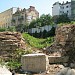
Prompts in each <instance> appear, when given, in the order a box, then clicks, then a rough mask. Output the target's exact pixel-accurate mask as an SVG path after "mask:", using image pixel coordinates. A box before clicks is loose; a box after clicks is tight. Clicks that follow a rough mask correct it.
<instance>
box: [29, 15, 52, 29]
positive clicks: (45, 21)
mask: <svg viewBox="0 0 75 75" xmlns="http://www.w3.org/2000/svg"><path fill="white" fill-rule="evenodd" d="M52 24H53V21H52V17H51V16H50V14H47V15H45V14H43V15H41V16H40V18H37V19H36V20H33V21H32V22H31V23H30V25H29V28H39V27H42V26H45V25H52Z"/></svg>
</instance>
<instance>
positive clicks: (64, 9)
mask: <svg viewBox="0 0 75 75" xmlns="http://www.w3.org/2000/svg"><path fill="white" fill-rule="evenodd" d="M62 14H67V15H68V17H69V18H71V2H68V1H67V2H66V3H64V2H63V3H59V2H55V3H54V4H53V7H52V16H56V15H62Z"/></svg>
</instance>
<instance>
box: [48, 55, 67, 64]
mask: <svg viewBox="0 0 75 75" xmlns="http://www.w3.org/2000/svg"><path fill="white" fill-rule="evenodd" d="M48 59H49V63H50V64H53V63H66V62H68V57H67V56H65V57H61V56H49V57H48Z"/></svg>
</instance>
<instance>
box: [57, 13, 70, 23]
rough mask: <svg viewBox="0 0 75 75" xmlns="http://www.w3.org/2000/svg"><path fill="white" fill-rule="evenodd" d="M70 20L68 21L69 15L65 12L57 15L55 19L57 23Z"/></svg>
mask: <svg viewBox="0 0 75 75" xmlns="http://www.w3.org/2000/svg"><path fill="white" fill-rule="evenodd" d="M70 22H71V21H70V19H69V17H68V16H67V14H62V15H59V17H58V18H57V20H56V23H57V24H59V23H70Z"/></svg>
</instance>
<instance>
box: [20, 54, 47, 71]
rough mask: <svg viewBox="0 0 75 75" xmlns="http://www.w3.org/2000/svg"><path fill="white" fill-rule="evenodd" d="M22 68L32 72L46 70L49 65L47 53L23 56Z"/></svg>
mask: <svg viewBox="0 0 75 75" xmlns="http://www.w3.org/2000/svg"><path fill="white" fill-rule="evenodd" d="M21 63H22V68H23V69H24V70H25V71H30V72H42V71H46V70H47V67H48V59H47V57H46V56H45V54H28V55H23V56H22V58H21Z"/></svg>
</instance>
